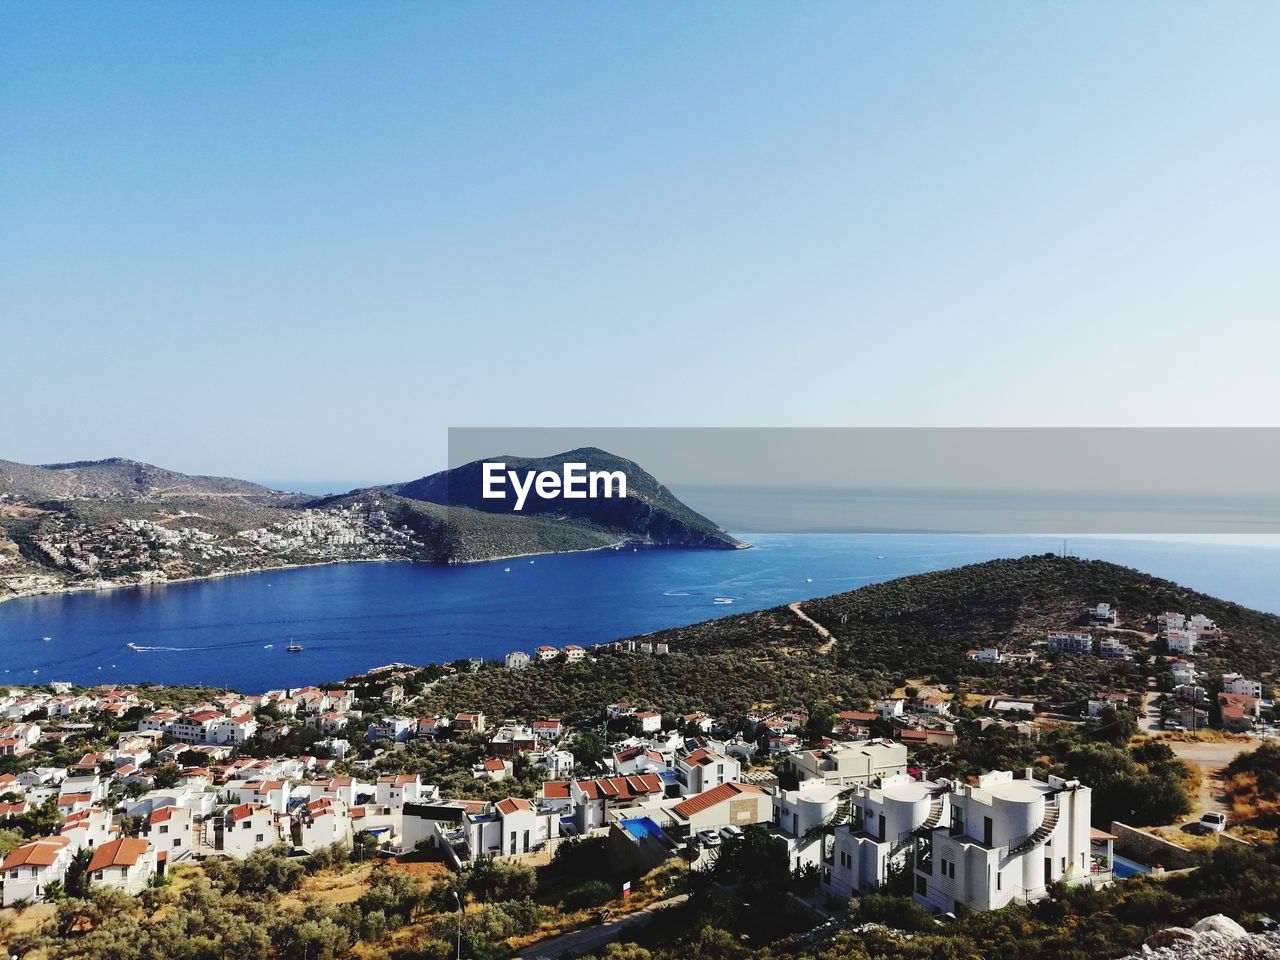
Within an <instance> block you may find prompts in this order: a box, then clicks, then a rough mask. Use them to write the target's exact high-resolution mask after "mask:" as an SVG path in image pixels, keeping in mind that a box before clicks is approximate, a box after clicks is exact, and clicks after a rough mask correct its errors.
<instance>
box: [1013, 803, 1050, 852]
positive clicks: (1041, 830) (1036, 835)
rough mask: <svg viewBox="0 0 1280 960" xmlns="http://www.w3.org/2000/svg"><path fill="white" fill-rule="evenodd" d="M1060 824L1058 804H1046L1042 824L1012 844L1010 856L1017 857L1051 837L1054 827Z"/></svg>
mask: <svg viewBox="0 0 1280 960" xmlns="http://www.w3.org/2000/svg"><path fill="white" fill-rule="evenodd" d="M1057 825H1058V805H1057V804H1045V808H1044V819H1043V820H1042V821H1040V826H1038V827H1036V829H1035V830H1034V831H1033V832H1031V833H1029V834H1027V835H1026V836H1025V837H1023V838H1022V839H1021V840H1019V841H1017V842H1016V843H1013V844H1010V846H1009V856H1011V857H1016V856H1018V855H1019V854H1023V853H1026V852H1027V851H1028V850H1030V849H1032V848H1033V847H1035V846H1038V845H1039V844H1041V843H1044V842H1045V840H1047V839H1049V834H1051V833H1053V828H1054V827H1056V826H1057Z"/></svg>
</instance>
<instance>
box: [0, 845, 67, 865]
mask: <svg viewBox="0 0 1280 960" xmlns="http://www.w3.org/2000/svg"><path fill="white" fill-rule="evenodd" d="M70 842H71V841H70V840H68V839H67V838H66V837H44V838H42V839H40V840H32V841H31V842H30V843H24V844H23V845H22V846H20V847H18V848H17V849H16V850H14V851H13V852H12V853H10V854H9V856H8V857H6V858H5V861H4V863H3V864H0V870H12V869H13V868H15V867H26V866H31V867H48V866H52V865H53V863H54V862H55V861H56V860H57V859H58V854H60V853H61V852H62V849H63V848H64V847H65V846H66V845H67V844H68V843H70Z"/></svg>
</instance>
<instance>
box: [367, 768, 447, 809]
mask: <svg viewBox="0 0 1280 960" xmlns="http://www.w3.org/2000/svg"><path fill="white" fill-rule="evenodd" d="M375 790H376V793H375V795H374V799H375V800H376V802H377V803H378V804H379V805H381V806H384V807H391V808H392V809H393V810H394V809H398V808H400V807H403V806H404V805H405V804H406V803H425V802H426V801H428V800H431V799H434V797H435V795H436V789H435V787H430V786H426V785H424V784H423V783H422V781H421V780H419V779H418V775H417V774H416V773H413V774H409V773H389V774H384V775H383V776H381V777H379V778H378V783H377V786H376V787H375Z"/></svg>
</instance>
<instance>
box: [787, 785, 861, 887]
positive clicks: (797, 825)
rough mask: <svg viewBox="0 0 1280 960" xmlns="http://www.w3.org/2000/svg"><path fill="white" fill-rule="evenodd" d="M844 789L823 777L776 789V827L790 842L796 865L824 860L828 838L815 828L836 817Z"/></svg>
mask: <svg viewBox="0 0 1280 960" xmlns="http://www.w3.org/2000/svg"><path fill="white" fill-rule="evenodd" d="M844 792H845V788H844V787H840V786H837V785H835V784H829V783H824V782H823V781H821V780H806V781H804V782H803V783H802V784H800V788H799V789H798V790H775V791H774V796H773V826H774V829H775V831H776V832H777V833H778V834H779V835H780V836H781V837H782V839H783V840H785V841H786V843H787V849H788V852H789V854H790V856H791V866H792V867H793V868H795V867H800V866H803V865H805V864H815V865H818V864H821V863H822V860H823V855H824V844H825V843H826V842H827V841H828V838H827V837H826V835H825V834H822V835H815V831H816V828H818V827H821V826H823V825H824V824H827V823H830V822H832V821H833V820H834V818H835V817H836V815H837V812H838V810H839V809H840V804H841V797H842V794H844Z"/></svg>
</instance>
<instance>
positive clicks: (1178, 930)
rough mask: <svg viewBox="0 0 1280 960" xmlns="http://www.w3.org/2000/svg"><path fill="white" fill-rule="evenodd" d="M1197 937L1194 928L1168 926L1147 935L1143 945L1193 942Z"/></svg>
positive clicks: (1152, 945) (1162, 945)
mask: <svg viewBox="0 0 1280 960" xmlns="http://www.w3.org/2000/svg"><path fill="white" fill-rule="evenodd" d="M1201 922H1203V921H1201ZM1198 938H1199V935H1198V934H1197V933H1196V932H1195V931H1194V930H1188V929H1187V928H1186V927H1169V928H1168V929H1166V930H1157V931H1156V932H1155V933H1153V934H1152V935H1151V936H1149V937H1147V940H1146V943H1145V944H1144V946H1148V947H1152V948H1153V949H1155V948H1159V947H1172V946H1174V945H1175V944H1178V943H1191V942H1194V941H1195V940H1197V939H1198Z"/></svg>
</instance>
